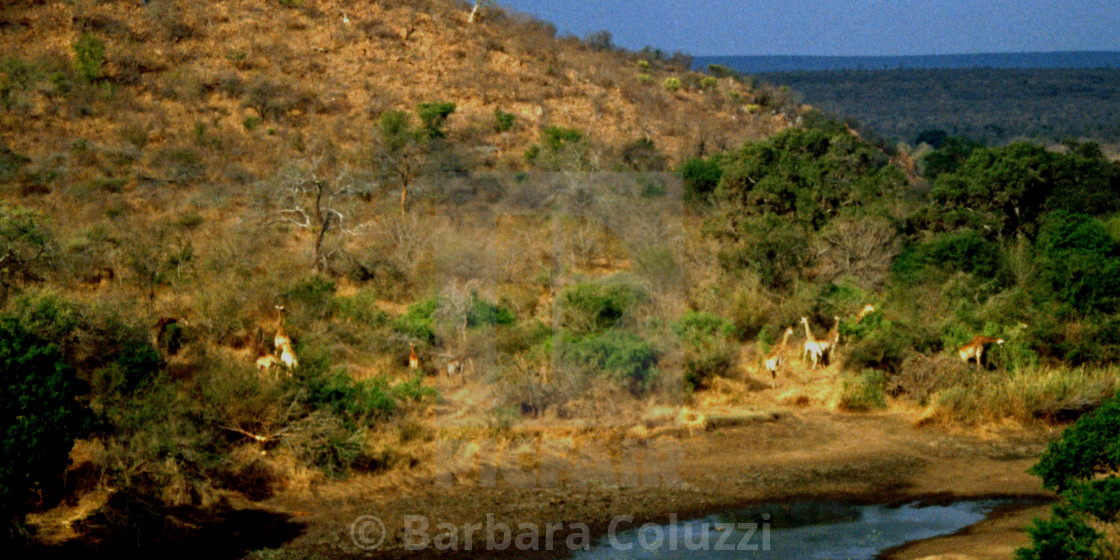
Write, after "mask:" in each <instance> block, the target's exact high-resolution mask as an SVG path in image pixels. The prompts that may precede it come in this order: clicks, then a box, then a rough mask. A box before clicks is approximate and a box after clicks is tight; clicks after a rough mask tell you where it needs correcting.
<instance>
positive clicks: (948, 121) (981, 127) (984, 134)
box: [759, 68, 1120, 145]
mask: <svg viewBox="0 0 1120 560" xmlns="http://www.w3.org/2000/svg"><path fill="white" fill-rule="evenodd" d="M759 77H760V78H762V79H763V80H766V81H769V82H773V83H777V84H787V85H789V86H791V87H792V88H793V89H794V90H796V91H798V92H800V93H802V94H804V96H805V101H806V102H807V103H810V104H812V105H813V106H815V107H819V108H821V109H822V110H825V111H827V112H829V113H831V114H834V115H840V116H842V117H845V118H852V119H854V120H856V121H858V122H859V123H860V124H862V125H863V126H865V127H866V128H867V129H868V130H870V131H873V132H874V133H875V134H877V135H879V136H883V137H887V138H891V139H894V140H897V141H906V142H911V141H913V140H914V139H916V138H917V137H918V135H919V134H921V133H922V132H923V131H925V130H927V129H931V128H937V129H942V130H945V131H948V133H949V134H950V135H952V136H963V137H968V138H973V139H976V140H980V141H983V142H985V143H986V144H989V145H999V144H1003V143H1006V142H1010V141H1013V140H1016V139H1019V138H1038V139H1042V140H1049V141H1052V142H1060V141H1063V140H1065V139H1066V138H1090V139H1093V140H1097V141H1101V142H1117V141H1120V120H1118V119H1117V115H1116V106H1117V103H1118V102H1120V69H1115V68H1096V69H1083V70H1079V69H999V68H975V69H958V70H944V69H899V70H842V71H825V72H783V73H767V74H760V75H759Z"/></svg>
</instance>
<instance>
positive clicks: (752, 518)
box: [574, 500, 1015, 560]
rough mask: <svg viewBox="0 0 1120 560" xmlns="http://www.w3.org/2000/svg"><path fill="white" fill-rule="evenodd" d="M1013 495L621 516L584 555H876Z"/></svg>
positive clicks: (953, 525)
mask: <svg viewBox="0 0 1120 560" xmlns="http://www.w3.org/2000/svg"><path fill="white" fill-rule="evenodd" d="M1010 503H1015V502H1012V501H1009V500H972V501H960V502H955V503H951V504H947V505H921V504H919V503H917V502H915V503H910V504H906V505H901V506H892V505H858V504H851V503H844V502H810V501H806V502H796V503H789V504H775V505H759V506H751V507H747V508H743V509H739V510H736V511H732V512H725V513H718V514H714V515H710V516H708V517H703V518H699V519H690V520H682V521H677V520H676V519H674V518H670V522H669V523H668V524H665V525H657V524H645V525H638V524H635V523H632V522H627V520H626V519H621V520H618V521H617V522H616V523H615V525H614V528H615V530H614V531H613V532H608V534H607V535H606V536H604V537H602V538H601V539H600V540H599V541H598V543H597V545H596V546H595V547H594V548H592V549H591V550H590V551H582V552H580V553H577V554H576V555H575V556H574V557H575V558H579V559H582V560H600V559H603V560H605V559H622V558H628V559H629V558H658V559H671V558H690V559H697V558H699V559H707V558H735V559H751V558H758V559H767V560H784V559H787V558H788V559H794V558H796V559H799V560H805V559H815V560H858V559H872V558H875V556H876V555H877V554H879V553H880V552H882V551H884V550H886V549H888V548H892V547H895V546H898V545H901V544H905V543H908V542H911V541H916V540H922V539H928V538H932V537H937V536H941V535H948V534H952V533H955V532H957V531H959V530H961V529H964V528H965V527H968V526H970V525H973V524H975V523H977V522H979V521H981V520H983V519H984V518H985V517H986V516H987V515H988V514H990V513H991V512H992V511H993V510H994V509H995V508H997V507H999V506H1001V505H1007V504H1010Z"/></svg>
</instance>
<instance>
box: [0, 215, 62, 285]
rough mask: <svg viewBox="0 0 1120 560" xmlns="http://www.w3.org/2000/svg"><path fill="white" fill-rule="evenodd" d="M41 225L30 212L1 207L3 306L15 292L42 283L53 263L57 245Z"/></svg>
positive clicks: (37, 216)
mask: <svg viewBox="0 0 1120 560" xmlns="http://www.w3.org/2000/svg"><path fill="white" fill-rule="evenodd" d="M40 221H41V218H40V217H39V215H38V214H36V213H34V212H32V211H30V210H26V209H24V208H20V207H18V206H17V207H8V206H4V205H2V204H0V255H3V259H4V263H3V267H0V303H2V302H3V301H4V300H5V299H6V298H7V296H8V291H9V290H10V289H11V288H13V287H15V286H16V285H19V284H21V283H24V282H29V281H33V280H37V279H39V278H40V275H41V274H42V273H43V272H45V271H46V268H47V266H48V265H49V263H50V259H51V257H52V255H53V254H54V241H53V237H52V235H51V233H50V232H49V231H48V230H47V229H46V228H45V227H43V225H42V224H41V223H40Z"/></svg>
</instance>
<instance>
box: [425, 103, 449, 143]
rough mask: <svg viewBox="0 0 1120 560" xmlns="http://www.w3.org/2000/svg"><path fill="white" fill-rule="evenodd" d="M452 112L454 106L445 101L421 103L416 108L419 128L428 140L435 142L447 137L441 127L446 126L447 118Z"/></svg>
mask: <svg viewBox="0 0 1120 560" xmlns="http://www.w3.org/2000/svg"><path fill="white" fill-rule="evenodd" d="M454 112H455V104H454V103H451V102H447V101H435V102H432V103H421V104H419V105H417V106H416V113H417V114H418V115H419V116H420V123H421V127H422V128H423V131H424V134H425V135H426V136H427V137H428V139H429V140H437V139H440V138H443V137H445V136H447V133H446V132H445V131H444V130H443V127H444V125H446V124H447V118H448V117H450V116H451V113H454Z"/></svg>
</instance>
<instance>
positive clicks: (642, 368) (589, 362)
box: [562, 330, 657, 394]
mask: <svg viewBox="0 0 1120 560" xmlns="http://www.w3.org/2000/svg"><path fill="white" fill-rule="evenodd" d="M562 355H563V356H564V358H565V359H567V360H569V361H570V362H572V363H575V364H577V365H580V366H583V367H585V368H588V369H589V370H590V372H591V373H593V374H605V375H607V376H608V377H610V378H611V379H613V380H614V381H616V382H618V383H621V384H623V385H625V386H626V387H627V388H628V389H629V390H630V391H631V392H632V393H634V394H641V393H643V392H644V391H646V390H647V389H648V388H649V387H650V384H651V383H653V381H654V379H655V378H656V376H657V369H656V365H657V354H656V353H655V352H654V351H653V347H652V346H651V345H650V344H649V342H646V341H645V340H643V339H642V338H641V337H639V336H638V335H636V334H633V333H627V332H622V331H617V330H610V331H607V332H605V333H603V334H600V335H598V336H593V337H590V338H586V339H583V340H579V341H577V342H574V343H571V344H567V345H565V346H564V348H563V354H562Z"/></svg>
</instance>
